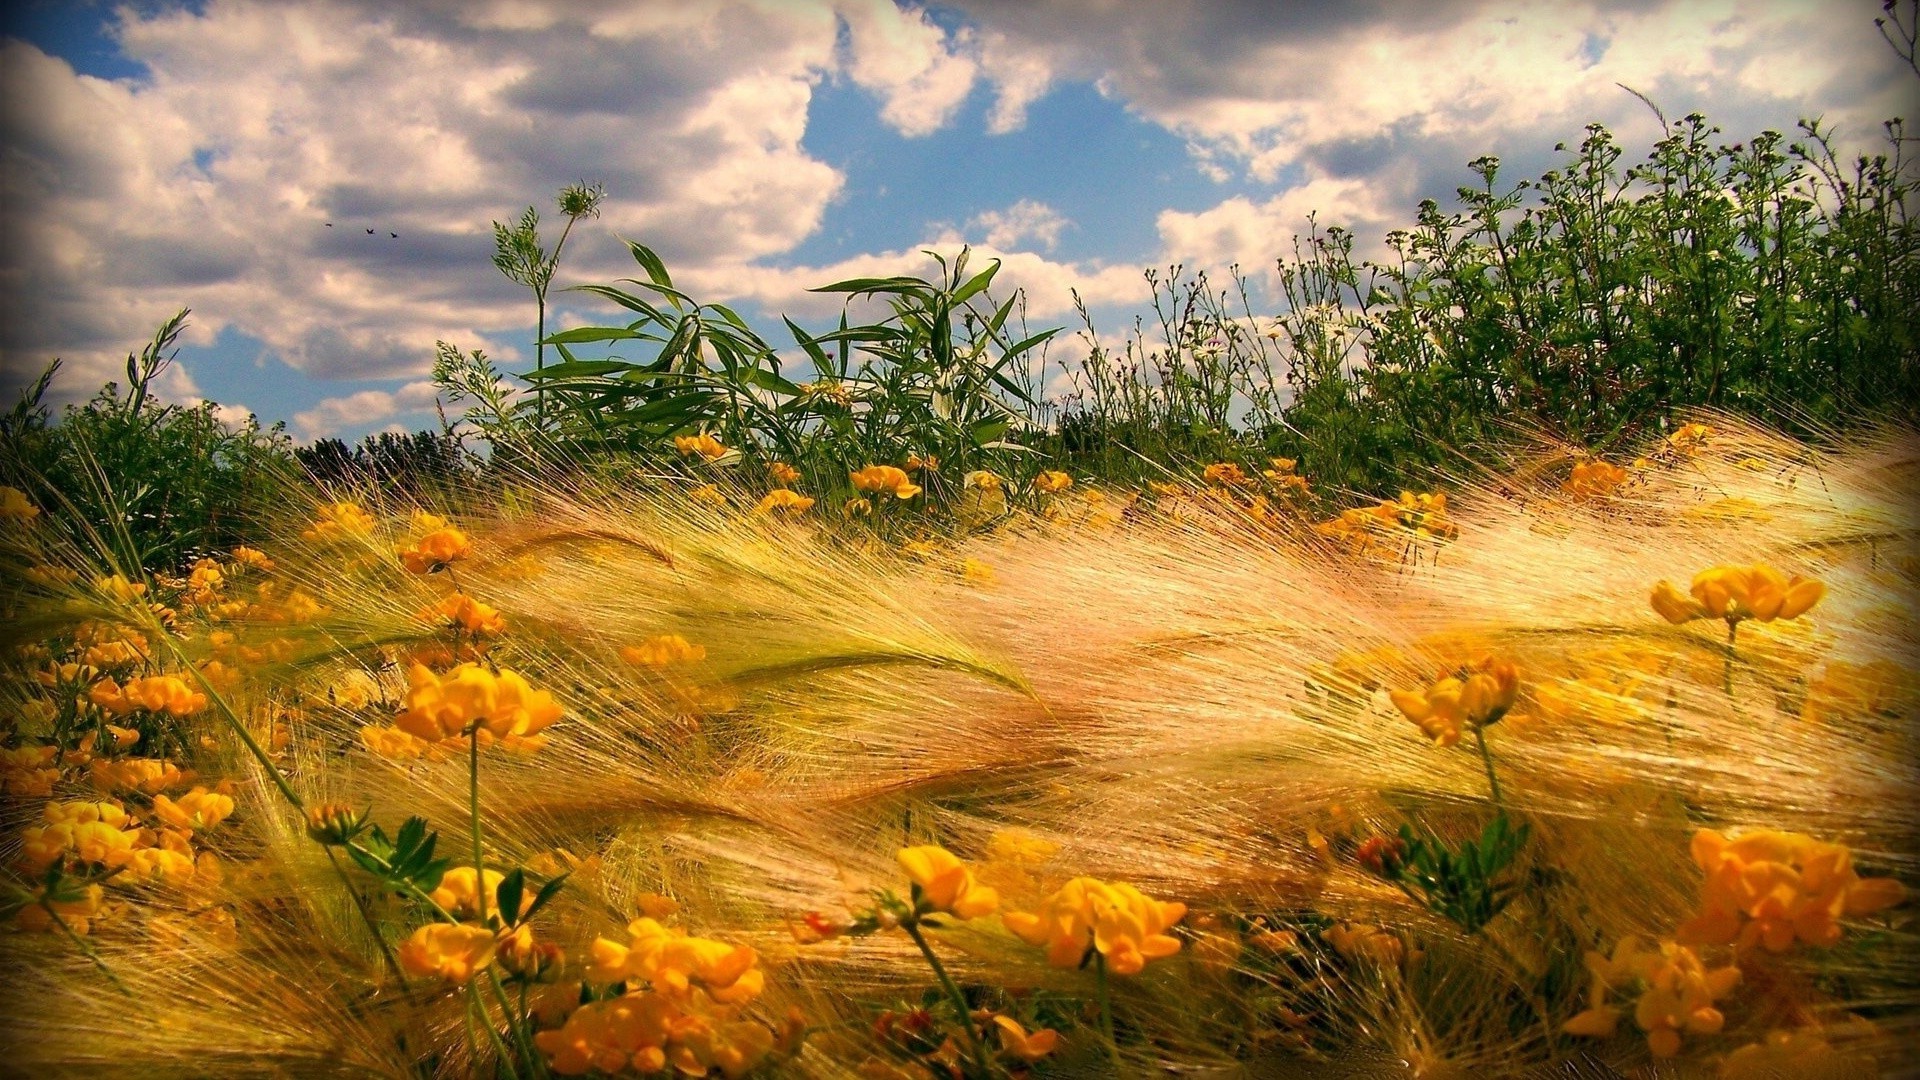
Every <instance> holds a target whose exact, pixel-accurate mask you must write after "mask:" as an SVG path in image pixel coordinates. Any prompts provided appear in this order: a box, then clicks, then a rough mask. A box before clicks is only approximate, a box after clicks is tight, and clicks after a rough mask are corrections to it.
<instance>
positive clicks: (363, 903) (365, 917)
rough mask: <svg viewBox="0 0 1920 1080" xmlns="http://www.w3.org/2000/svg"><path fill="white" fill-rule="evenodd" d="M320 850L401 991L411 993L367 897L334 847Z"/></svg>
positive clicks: (404, 974) (405, 977)
mask: <svg viewBox="0 0 1920 1080" xmlns="http://www.w3.org/2000/svg"><path fill="white" fill-rule="evenodd" d="M320 850H322V851H324V852H326V853H327V863H328V865H330V866H332V867H333V872H334V873H335V874H337V875H339V877H340V884H341V885H342V886H344V887H345V888H346V890H347V895H348V896H351V897H353V906H354V909H355V910H357V911H359V912H360V919H361V921H362V922H365V923H366V924H367V933H369V934H372V935H373V940H374V943H375V944H377V945H379V946H380V958H381V959H383V960H385V961H386V962H387V970H388V971H391V972H393V977H394V978H395V979H397V980H399V982H400V992H401V993H403V994H409V995H410V994H411V993H412V992H413V988H412V987H410V986H408V985H407V975H406V972H404V971H401V970H400V961H399V960H398V959H397V958H395V956H394V955H393V947H392V946H390V945H388V944H387V936H386V935H385V934H383V933H381V932H380V924H379V923H378V922H375V921H374V918H373V912H372V911H371V910H370V909H369V908H368V907H367V900H366V897H363V896H361V895H360V890H358V889H356V888H354V887H353V881H352V879H351V878H349V877H347V868H346V867H344V866H341V865H340V860H339V859H338V858H337V857H335V856H334V854H333V849H332V848H331V847H326V846H322V847H321V849H320Z"/></svg>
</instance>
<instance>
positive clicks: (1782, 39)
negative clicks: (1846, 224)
mask: <svg viewBox="0 0 1920 1080" xmlns="http://www.w3.org/2000/svg"><path fill="white" fill-rule="evenodd" d="M1879 7H1880V5H1879V3H1878V2H1877V0H1809V2H1804V3H1803V2H1796V0H1726V2H1714V0H1623V2H1614V3H1588V2H1581V0H1559V2H1540V3H1507V2H1501V0H1424V2H1420V3H1409V2H1401V0H1351V2H1343V3H1330V2H1319V0H1302V2H1288V0H1157V2H1129V0H1042V2H1029V0H957V2H954V3H951V4H942V5H923V4H919V3H913V4H895V3H894V2H892V0H739V2H735V0H408V2H404V3H402V2H384V3H383V2H377V0H300V2H278V0H207V2H204V3H153V2H144V3H135V4H131V5H125V4H123V5H112V4H106V3H94V4H89V3H84V2H76V0H24V2H23V0H16V2H15V3H13V4H11V5H9V6H8V7H7V14H6V15H5V17H4V19H5V21H4V22H3V23H0V32H4V34H5V39H4V41H3V42H0V129H4V135H3V136H0V154H3V155H4V157H0V228H3V229H4V242H3V243H0V371H3V372H4V382H5V383H7V384H9V385H8V386H6V387H0V389H4V390H6V392H7V396H8V397H9V398H11V396H12V390H11V386H12V385H15V384H18V383H19V382H21V381H24V380H25V379H27V378H29V377H31V375H32V374H35V373H37V372H38V371H39V369H40V368H41V367H43V366H44V365H45V363H46V362H47V360H49V359H51V358H52V357H55V356H59V357H62V358H64V360H65V362H66V365H65V368H64V371H65V373H66V378H65V381H64V382H63V383H62V384H61V391H62V393H63V394H64V395H67V396H73V395H80V394H84V393H86V392H88V391H90V390H91V389H92V388H93V387H96V386H97V385H98V384H99V383H100V382H102V381H104V380H105V379H107V378H111V377H113V376H114V375H115V373H116V372H117V371H119V370H121V369H122V368H123V366H124V357H125V354H126V352H127V351H128V350H129V349H130V348H136V347H137V346H138V345H139V344H140V343H141V342H142V341H144V340H146V339H147V338H148V337H150V336H151V334H152V331H153V329H154V327H155V326H157V325H158V324H159V323H160V322H161V321H162V320H163V319H164V318H165V317H166V316H168V315H170V314H171V313H172V312H174V311H175V310H177V309H179V308H182V307H190V308H192V309H193V321H192V327H191V331H190V334H189V337H188V339H187V341H188V343H187V345H186V346H185V347H184V348H183V349H182V350H181V352H180V360H179V363H178V365H177V366H176V367H175V368H174V369H173V371H172V372H171V373H170V375H169V377H168V383H167V385H166V386H165V387H164V388H163V389H164V392H165V393H166V394H167V395H168V396H169V397H171V398H172V399H174V400H197V399H202V398H207V399H212V400H214V401H216V402H219V403H220V404H221V405H222V406H223V407H227V408H230V409H232V410H233V411H235V412H236V413H244V412H245V411H253V412H256V413H258V414H259V415H260V416H261V417H262V418H263V419H265V420H269V421H272V420H284V421H286V422H287V424H288V427H289V430H290V431H291V432H292V433H293V434H294V435H295V436H296V437H297V438H300V439H303V440H304V439H311V438H317V437H321V436H327V435H338V436H344V437H356V436H358V435H361V434H364V433H366V432H370V431H376V430H380V429H383V428H418V427H428V426H433V425H434V423H435V421H434V414H433V404H434V388H433V386H432V384H431V382H429V381H427V373H428V371H429V368H430V366H431V357H432V353H433V344H434V342H435V340H436V339H446V340H449V341H453V342H456V343H459V344H461V345H463V346H465V347H469V348H471V347H480V348H484V349H486V350H487V351H488V352H489V353H490V354H492V355H493V356H495V357H498V358H501V359H502V360H503V361H504V362H505V366H506V367H507V368H509V369H510V370H519V369H520V368H521V367H522V366H529V365H530V364H531V360H530V357H531V347H530V344H529V343H530V341H531V338H532V323H533V315H532V306H531V302H530V300H529V298H528V296H527V294H526V293H525V292H524V290H521V289H520V288H519V287H517V286H514V285H512V284H511V283H509V282H508V281H506V279H505V278H503V277H502V276H501V275H500V274H499V273H498V271H496V270H495V269H494V268H493V266H492V264H491V262H490V256H491V251H492V235H491V226H490V222H492V221H493V220H496V219H501V220H504V219H508V218H510V217H511V216H513V215H514V214H516V213H517V212H518V211H519V210H520V209H522V208H523V207H525V206H526V205H527V204H528V203H538V204H540V205H541V207H542V208H543V209H544V210H547V211H549V213H548V214H547V215H546V216H547V217H549V218H552V217H554V216H555V215H553V214H552V213H551V212H550V211H551V200H552V196H553V194H554V193H555V192H556V191H557V190H558V189H559V188H560V187H562V186H563V185H565V184H568V183H571V182H574V181H580V180H586V181H598V182H600V183H602V184H604V185H605V187H606V190H607V192H608V196H607V200H606V203H605V207H604V213H603V215H602V217H601V218H600V220H598V221H596V222H591V223H586V224H584V225H583V226H582V230H581V231H578V232H576V233H575V238H574V239H572V240H570V241H569V243H568V248H567V252H566V258H565V262H564V264H563V265H562V267H561V270H560V275H559V279H558V280H557V281H556V289H557V288H559V287H561V286H564V285H568V284H576V283H579V282H610V281H612V280H613V279H614V278H617V277H621V276H626V275H630V274H632V273H634V272H635V268H634V266H633V263H632V261H631V259H630V258H629V257H628V256H627V255H626V252H625V249H624V246H623V245H622V243H621V241H622V238H631V239H634V240H638V241H640V242H642V243H644V244H647V245H649V246H651V247H653V248H655V249H656V250H657V251H659V252H660V253H661V255H662V256H663V257H664V258H665V260H666V262H667V264H668V266H669V267H670V268H671V269H672V270H673V272H674V276H675V278H676V281H677V283H679V284H681V285H682V286H683V287H685V288H687V289H688V290H689V291H691V292H693V293H694V294H695V295H696V296H699V297H700V298H702V299H704V300H711V301H724V302H727V303H731V304H734V305H736V306H738V307H739V308H740V309H741V310H742V311H743V313H745V314H746V315H747V316H748V318H749V319H752V320H755V321H756V322H758V323H760V324H761V325H763V326H765V327H767V335H768V337H769V340H773V341H775V343H776V344H781V343H784V342H785V341H786V338H785V335H784V334H778V335H776V334H775V333H773V332H772V328H773V327H777V326H778V319H777V316H778V315H779V314H782V313H785V314H790V315H793V316H795V317H796V318H797V319H798V320H799V321H801V322H802V323H803V324H804V323H816V324H817V323H820V322H822V321H823V320H827V319H830V318H831V316H832V315H833V313H834V312H835V311H836V310H837V309H836V308H835V306H834V304H833V303H832V302H831V301H829V300H827V299H825V298H823V297H821V296H818V295H811V294H808V293H807V292H806V291H805V290H806V289H807V288H808V287H809V286H815V285H820V284H824V283H826V282H828V281H831V280H834V279H836V278H841V277H847V276H852V275H855V274H871V273H901V272H909V273H919V272H925V271H928V270H930V268H931V264H930V263H928V261H927V260H926V259H925V257H924V256H923V255H921V254H920V251H921V249H923V248H929V247H931V248H935V249H938V250H942V251H947V252H951V251H956V250H957V249H958V247H959V246H960V245H961V244H962V243H969V244H972V245H973V246H974V248H975V250H976V251H978V252H981V253H983V254H986V255H991V256H997V257H1000V258H1002V259H1003V260H1005V263H1006V271H1005V272H1004V273H1003V280H1004V281H1006V282H1008V283H1011V284H1019V285H1021V286H1024V287H1025V288H1026V290H1027V291H1028V294H1029V299H1030V309H1029V316H1030V319H1031V320H1033V321H1035V322H1039V323H1042V324H1048V325H1071V324H1073V322H1074V319H1073V313H1072V308H1071V299H1070V293H1069V290H1070V289H1078V290H1079V291H1080V293H1081V295H1082V296H1084V297H1085V298H1086V300H1087V301H1088V303H1089V304H1090V305H1091V306H1092V307H1093V310H1094V312H1095V315H1096V320H1097V321H1098V322H1099V323H1100V324H1101V325H1102V328H1103V329H1105V330H1118V329H1120V328H1121V327H1122V326H1123V325H1125V324H1127V323H1130V322H1131V319H1132V316H1133V314H1134V313H1136V312H1139V311H1143V310H1145V305H1146V301H1147V295H1148V293H1147V286H1146V284H1145V282H1144V280H1143V278H1142V274H1141V271H1142V270H1143V269H1144V268H1146V267H1149V266H1165V265H1167V264H1170V263H1175V262H1178V263H1184V264H1185V265H1187V266H1189V267H1207V266H1213V267H1221V266H1225V265H1227V264H1230V263H1236V262H1237V263H1239V264H1240V265H1241V266H1243V267H1245V268H1247V269H1248V270H1249V271H1250V272H1252V273H1253V274H1254V275H1255V278H1256V284H1258V283H1259V278H1260V275H1261V273H1262V271H1263V270H1264V269H1265V268H1268V267H1270V266H1271V265H1272V261H1273V258H1274V257H1275V256H1276V255H1279V254H1281V253H1283V252H1285V251H1287V250H1288V249H1289V248H1290V246H1291V238H1292V237H1293V236H1294V234H1295V233H1296V232H1298V231H1300V230H1301V229H1302V228H1303V227H1304V226H1305V224H1306V215H1307V214H1308V212H1309V211H1317V212H1318V215H1319V221H1320V222H1321V223H1322V224H1323V225H1324V224H1329V223H1332V224H1342V225H1346V226H1349V227H1351V228H1353V229H1354V230H1356V232H1357V233H1358V234H1359V235H1360V236H1361V237H1362V238H1363V239H1366V238H1376V237H1377V236H1378V235H1379V234H1380V233H1382V232H1384V231H1385V230H1386V229H1388V228H1392V227H1394V226H1396V225H1399V224H1402V223H1405V222H1406V221H1407V220H1408V217H1409V215H1410V213H1411V209H1412V207H1413V206H1414V204H1415V203H1417V202H1418V201H1419V200H1420V199H1421V198H1423V197H1426V196H1434V197H1440V198H1445V197H1446V196H1447V195H1448V193H1450V192H1451V191H1452V190H1453V189H1454V188H1455V187H1456V186H1458V185H1459V184H1461V183H1464V182H1466V180H1467V178H1468V174H1467V172H1466V169H1465V163H1466V162H1467V161H1468V160H1470V159H1472V158H1474V157H1477V156H1479V155H1481V154H1483V153H1494V154H1497V155H1499V156H1500V157H1502V158H1503V159H1504V160H1505V161H1506V162H1507V163H1508V167H1509V168H1510V169H1511V170H1512V172H1511V175H1512V176H1513V177H1514V178H1519V177H1521V176H1523V175H1533V174H1537V173H1538V172H1539V171H1540V170H1542V169H1544V168H1546V167H1548V166H1549V164H1550V162H1551V160H1552V157H1553V154H1552V147H1553V145H1554V143H1556V142H1558V141H1561V140H1566V141H1569V142H1572V141H1576V140H1577V138H1578V137H1579V135H1580V133H1581V130H1582V128H1583V126H1584V125H1585V124H1587V123H1589V122H1600V123H1604V124H1607V125H1608V126H1610V127H1611V128H1613V130H1614V131H1615V132H1616V133H1617V134H1618V135H1619V136H1620V137H1621V138H1622V139H1623V141H1625V142H1626V144H1627V145H1628V146H1629V147H1630V148H1632V151H1631V152H1632V153H1633V154H1634V155H1635V156H1638V155H1639V154H1641V153H1644V151H1645V148H1646V147H1647V146H1648V145H1649V144H1650V143H1651V141H1652V139H1653V138H1654V137H1656V136H1657V133H1658V125H1657V122H1656V121H1655V120H1654V118H1653V116H1652V114H1651V113H1650V112H1649V111H1648V110H1647V108H1646V107H1645V106H1644V105H1642V104H1641V103H1640V102H1639V101H1638V100H1636V99H1635V98H1633V97H1632V96H1630V95H1629V94H1627V93H1626V92H1625V91H1623V90H1622V89H1620V87H1619V85H1617V84H1622V83H1624V84H1626V85H1628V86H1631V87H1633V88H1635V89H1637V90H1639V91H1641V92H1643V93H1645V94H1647V95H1648V96H1649V97H1651V98H1652V99H1654V100H1655V101H1656V102H1658V103H1659V104H1660V105H1661V107H1662V108H1663V109H1664V110H1665V111H1666V112H1667V114H1668V115H1669V116H1672V117H1678V116H1680V115H1683V114H1685V113H1688V112H1692V111H1696V110H1697V111H1700V112H1704V113H1706V114H1707V115H1708V116H1709V117H1710V118H1712V119H1713V120H1714V121H1716V122H1717V123H1719V124H1720V125H1721V126H1722V127H1723V128H1724V129H1725V131H1726V137H1727V138H1728V140H1730V141H1731V140H1734V139H1744V138H1746V137H1748V136H1750V135H1752V134H1754V133H1756V132H1758V131H1761V130H1763V129H1766V128H1775V129H1779V130H1783V131H1789V132H1790V131H1792V130H1793V124H1794V122H1795V120H1796V119H1797V118H1799V117H1802V116H1814V115H1819V116H1824V117H1825V119H1826V121H1827V123H1828V124H1829V125H1830V126H1832V127H1835V128H1837V129H1838V130H1839V132H1840V135H1841V137H1842V139H1843V140H1845V141H1847V142H1848V143H1850V144H1851V145H1857V146H1863V147H1864V146H1868V145H1870V142H1871V140H1872V139H1873V138H1875V137H1876V136H1877V135H1878V134H1879V125H1880V122H1881V121H1882V120H1884V119H1886V118H1887V117H1890V116H1895V115H1903V114H1904V115H1914V116H1915V118H1916V119H1920V114H1915V113H1914V112H1913V109H1912V107H1911V102H1912V99H1913V97H1914V91H1915V87H1916V84H1917V83H1920V80H1915V79H1914V77H1913V75H1912V74H1911V72H1909V71H1907V70H1906V68H1905V66H1904V64H1903V62H1901V61H1900V60H1898V59H1897V58H1896V57H1895V56H1894V55H1893V53H1892V51H1891V50H1890V49H1889V48H1888V47H1887V46H1886V44H1885V43H1884V42H1883V41H1882V40H1881V39H1880V37H1879V35H1878V33H1877V32H1876V31H1875V29H1874V26H1873V18H1874V16H1876V15H1878V14H1879ZM327 222H332V223H333V224H332V227H328V226H327V224H326V223H327ZM368 229H372V230H374V232H373V233H372V234H369V233H368V232H367V231H366V230H368ZM553 229H557V224H553V225H550V226H549V230H550V235H551V230H553ZM393 234H397V236H396V235H393ZM557 299H558V300H559V303H560V305H561V307H562V309H563V310H562V313H561V314H560V315H559V316H558V317H557V318H556V319H554V320H553V321H552V322H551V323H550V325H556V324H557V325H559V326H566V325H571V324H574V323H576V322H579V321H593V322H603V321H608V316H606V315H605V313H604V312H602V311H598V310H596V309H595V307H594V306H592V305H590V304H586V303H583V302H582V301H581V300H579V299H578V298H576V297H571V296H567V295H565V294H557ZM1072 347H1073V346H1072V345H1071V343H1069V344H1068V345H1067V348H1069V349H1071V348H1072ZM790 373H792V374H795V375H804V374H805V371H804V369H802V368H800V367H799V366H798V364H797V363H796V364H795V367H794V370H793V371H792V372H790Z"/></svg>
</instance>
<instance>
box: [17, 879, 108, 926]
mask: <svg viewBox="0 0 1920 1080" xmlns="http://www.w3.org/2000/svg"><path fill="white" fill-rule="evenodd" d="M105 899H106V890H105V889H102V888H101V887H100V886H98V885H87V886H83V887H80V888H75V887H74V886H72V885H71V884H68V883H65V882H62V883H61V884H59V885H56V886H54V888H53V891H52V893H51V894H49V892H48V888H47V886H45V885H40V886H36V887H35V888H34V890H33V900H32V902H31V903H29V904H27V905H26V906H25V907H22V908H21V909H20V913H19V914H17V915H15V916H14V922H15V925H17V926H19V927H20V929H22V930H26V931H29V932H49V931H51V932H54V933H58V932H59V924H57V923H55V922H54V918H53V916H54V915H58V916H59V917H60V920H59V921H60V923H64V924H65V925H66V928H67V929H69V930H71V931H73V932H74V933H76V934H85V933H86V932H87V930H88V929H89V928H90V926H91V925H92V923H91V920H93V919H94V918H96V917H98V916H99V914H100V911H101V908H102V907H104V906H105V903H104V901H105ZM48 908H52V909H53V912H52V914H49V913H48V911H47V909H48Z"/></svg>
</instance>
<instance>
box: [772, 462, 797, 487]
mask: <svg viewBox="0 0 1920 1080" xmlns="http://www.w3.org/2000/svg"><path fill="white" fill-rule="evenodd" d="M767 475H768V476H769V477H771V478H772V480H773V482H774V483H776V484H778V485H780V486H781V487H792V486H793V485H795V484H797V483H799V482H800V470H799V469H796V468H794V467H793V466H791V465H789V464H787V463H786V462H784V461H776V462H774V463H773V464H771V465H768V466H767Z"/></svg>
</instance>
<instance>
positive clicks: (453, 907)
mask: <svg viewBox="0 0 1920 1080" xmlns="http://www.w3.org/2000/svg"><path fill="white" fill-rule="evenodd" d="M504 878H505V875H504V874H502V873H500V871H498V870H489V871H487V872H486V874H485V877H484V880H485V881H486V889H487V892H486V896H487V909H488V910H489V911H491V910H493V906H494V905H493V896H494V893H495V891H496V890H497V889H499V888H500V882H501V881H502V880H503V879H504ZM473 879H474V876H473V867H471V866H456V867H453V868H452V869H450V870H448V871H447V872H446V873H444V874H442V875H440V884H439V885H437V886H435V887H434V890H433V891H432V892H430V893H428V894H427V896H428V897H429V898H430V899H431V900H432V901H433V902H434V903H436V904H439V905H440V906H441V907H442V908H445V909H446V910H447V913H448V914H450V915H452V916H453V917H454V918H456V919H466V918H471V917H474V916H477V915H479V914H480V896H479V895H478V894H477V893H476V892H475V891H474V887H473Z"/></svg>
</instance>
